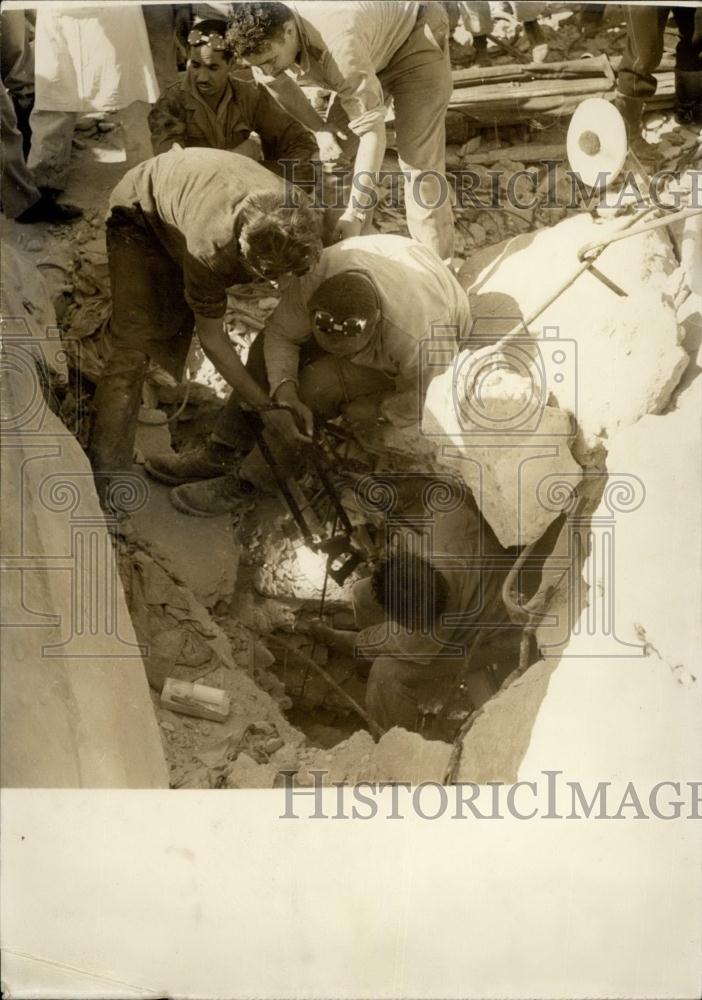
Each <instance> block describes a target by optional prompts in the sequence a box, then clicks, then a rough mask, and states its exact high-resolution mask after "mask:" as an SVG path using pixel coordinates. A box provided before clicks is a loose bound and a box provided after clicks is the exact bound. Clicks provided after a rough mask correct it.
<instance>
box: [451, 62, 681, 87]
mask: <svg viewBox="0 0 702 1000" xmlns="http://www.w3.org/2000/svg"><path fill="white" fill-rule="evenodd" d="M620 62H621V56H615V57H614V58H612V59H607V57H606V56H604V55H602V56H595V57H593V58H592V59H568V60H564V61H562V62H552V63H528V64H527V65H515V64H510V65H502V66H471V67H469V68H468V69H456V70H454V71H453V73H452V74H451V76H452V79H453V85H454V87H455V88H470V87H477V86H481V85H482V84H484V83H487V82H491V83H498V82H500V81H503V82H506V81H509V80H524V81H527V80H543V79H548V78H553V79H572V78H576V77H578V78H581V79H587V78H588V77H592V76H601V77H607V76H608V75H609V71H610V70H614V71H615V72H616V70H617V69H618V68H619V64H620ZM674 69H675V58H674V57H673V56H669V55H666V56H664V58H663V59H662V60H661V62H660V64H659V65H658V66H657V67H656V72H657V73H665V72H668V71H671V70H674Z"/></svg>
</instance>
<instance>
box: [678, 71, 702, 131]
mask: <svg viewBox="0 0 702 1000" xmlns="http://www.w3.org/2000/svg"><path fill="white" fill-rule="evenodd" d="M675 120H676V122H677V123H678V124H679V125H685V126H687V127H688V128H689V127H691V126H692V127H694V126H696V125H702V71H700V72H697V71H689V70H688V71H685V70H681V69H676V70H675Z"/></svg>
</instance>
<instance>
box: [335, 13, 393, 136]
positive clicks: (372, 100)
mask: <svg viewBox="0 0 702 1000" xmlns="http://www.w3.org/2000/svg"><path fill="white" fill-rule="evenodd" d="M323 65H324V75H325V77H326V79H327V80H328V81H329V85H330V86H331V87H332V89H334V90H335V91H336V92H337V94H338V95H339V100H340V101H341V106H342V107H343V109H344V111H345V112H346V114H347V115H348V119H349V126H348V127H349V128H350V129H351V131H352V132H354V133H355V134H356V135H364V134H365V133H366V132H370V131H372V130H373V129H375V128H377V127H378V126H379V125H382V124H383V123H384V122H385V97H384V94H383V86H382V84H381V82H380V80H379V79H378V77H377V75H376V72H375V70H374V68H373V64H372V63H371V61H370V59H369V57H368V55H367V53H366V52H365V50H364V48H363V46H362V45H361V44H360V43H359V40H358V38H356V37H353V36H352V34H351V33H350V32H344V34H343V35H341V36H340V37H339V38H338V39H336V40H335V43H334V48H333V51H329V52H327V53H326V56H325V58H324V61H323Z"/></svg>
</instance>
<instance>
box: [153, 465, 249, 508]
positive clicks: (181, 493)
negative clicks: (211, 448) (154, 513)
mask: <svg viewBox="0 0 702 1000" xmlns="http://www.w3.org/2000/svg"><path fill="white" fill-rule="evenodd" d="M252 493H253V487H252V486H251V484H250V483H247V482H246V481H244V480H241V479H239V477H238V476H234V475H231V476H219V478H218V479H206V480H203V481H202V482H199V483H184V484H183V485H182V486H176V488H175V489H174V490H171V493H170V498H171V503H172V504H173V506H174V507H175V509H176V510H179V511H180V512H181V513H182V514H190V515H191V516H192V517H217V515H218V514H229V513H231V512H232V511H235V510H236V509H237V508H238V507H239V506H240V504H241V502H242V500H247V499H249V498H250V497H251V494H252Z"/></svg>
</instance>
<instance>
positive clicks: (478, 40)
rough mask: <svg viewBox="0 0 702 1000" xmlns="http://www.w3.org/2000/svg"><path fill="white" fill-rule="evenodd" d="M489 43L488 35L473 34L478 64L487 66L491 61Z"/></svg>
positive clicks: (476, 63) (476, 62)
mask: <svg viewBox="0 0 702 1000" xmlns="http://www.w3.org/2000/svg"><path fill="white" fill-rule="evenodd" d="M487 43H488V40H487V35H473V48H474V49H475V65H476V66H487V65H488V64H489V62H490V58H489V56H488V47H487Z"/></svg>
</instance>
